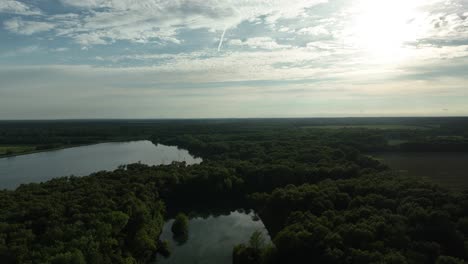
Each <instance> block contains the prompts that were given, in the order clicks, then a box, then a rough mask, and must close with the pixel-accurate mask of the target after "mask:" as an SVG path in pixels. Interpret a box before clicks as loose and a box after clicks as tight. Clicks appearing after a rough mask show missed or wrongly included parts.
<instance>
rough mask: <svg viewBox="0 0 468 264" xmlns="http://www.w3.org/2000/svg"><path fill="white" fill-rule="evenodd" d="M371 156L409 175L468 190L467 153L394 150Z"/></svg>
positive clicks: (448, 186)
mask: <svg viewBox="0 0 468 264" xmlns="http://www.w3.org/2000/svg"><path fill="white" fill-rule="evenodd" d="M372 156H374V157H376V158H378V159H380V160H382V162H383V163H385V164H387V165H388V166H389V167H391V168H393V169H395V170H399V171H402V172H403V173H406V174H408V175H410V176H422V177H427V178H430V179H432V180H433V181H434V182H436V183H439V184H440V185H442V186H444V187H447V188H450V189H456V190H468V173H467V171H468V153H454V152H439V153H434V152H431V153H429V152H415V153H398V152H395V153H377V154H373V155H372Z"/></svg>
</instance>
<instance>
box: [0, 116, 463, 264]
mask: <svg viewBox="0 0 468 264" xmlns="http://www.w3.org/2000/svg"><path fill="white" fill-rule="evenodd" d="M395 125H398V127H396V126H395ZM336 126H340V127H339V128H336ZM374 126H377V127H374ZM415 127H417V129H415ZM131 139H151V140H152V141H153V142H154V143H162V144H166V145H177V146H179V147H181V148H186V149H188V150H189V151H190V153H192V154H194V155H196V156H200V157H202V158H203V162H202V163H201V164H197V165H190V166H187V165H186V164H185V163H173V164H171V165H160V166H147V165H143V164H130V165H126V166H121V167H120V168H118V169H116V170H115V171H112V172H97V173H94V174H92V175H90V176H86V177H64V178H58V179H54V180H51V181H48V182H45V183H41V184H23V185H21V186H20V187H18V188H17V189H16V190H14V191H9V190H3V191H0V260H1V261H0V262H1V263H147V262H150V261H152V260H154V259H155V258H156V256H157V254H158V253H160V255H167V254H169V253H170V252H168V250H169V249H168V246H167V243H165V242H164V241H160V240H159V236H160V233H161V229H162V225H163V224H164V220H165V218H166V217H167V215H168V213H167V212H168V211H173V212H177V211H178V209H179V208H182V207H185V208H187V207H196V206H205V207H207V206H210V204H211V203H213V201H216V202H217V203H220V204H222V203H229V204H235V205H237V206H238V207H250V208H255V209H256V211H257V212H258V213H259V215H260V217H261V219H262V221H263V222H264V223H265V225H266V227H267V229H268V231H269V233H270V235H271V237H272V240H273V245H264V244H263V243H260V241H261V238H259V237H258V236H257V237H256V236H255V234H254V236H253V237H252V239H251V241H250V242H249V243H247V244H245V245H239V246H237V247H235V248H234V249H233V261H234V262H235V263H306V262H307V263H310V262H316V263H350V264H351V263H352V264H354V263H437V264H442V263H464V261H466V260H468V192H453V191H450V190H446V189H443V188H441V187H439V186H437V185H435V184H433V183H431V182H429V181H426V180H422V179H418V178H412V177H402V176H401V175H399V174H398V173H397V172H393V171H391V170H389V168H387V167H386V166H385V165H383V164H382V163H380V162H379V161H377V160H374V159H372V158H371V157H370V156H368V155H367V153H368V152H371V151H395V150H396V149H398V150H399V151H416V150H418V151H420V150H424V151H443V150H444V151H467V150H468V148H467V147H466V144H467V142H468V119H463V118H445V119H443V118H418V119H412V118H408V119H392V118H389V119H278V120H269V119H258V120H257V119H252V120H179V121H171V120H166V121H150V120H146V121H145V120H141V121H138V122H137V121H105V122H104V121H99V122H98V121H94V122H92V121H80V122H65V121H55V122H2V123H0V144H17V145H22V144H35V145H41V144H44V145H47V144H62V145H67V144H81V143H93V142H103V141H106V140H131ZM395 140H398V144H393V143H392V142H394V141H395ZM181 218H183V217H181ZM180 221H181V222H185V219H183V220H180ZM175 229H177V230H179V229H180V230H182V231H184V232H186V230H185V228H184V227H182V228H179V227H176V228H175ZM176 232H177V231H176ZM184 232H182V233H184ZM188 232H190V231H188Z"/></svg>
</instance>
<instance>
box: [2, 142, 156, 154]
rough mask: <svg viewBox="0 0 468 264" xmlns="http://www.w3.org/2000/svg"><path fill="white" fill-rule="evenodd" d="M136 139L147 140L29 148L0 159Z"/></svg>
mask: <svg viewBox="0 0 468 264" xmlns="http://www.w3.org/2000/svg"><path fill="white" fill-rule="evenodd" d="M138 140H149V139H141V138H140V139H137V138H134V139H122V140H106V141H97V142H93V143H86V144H74V145H63V146H60V147H56V148H50V149H41V150H31V151H25V152H21V153H14V154H10V155H0V159H3V158H13V157H17V156H23V155H29V154H36V153H41V152H49V151H57V150H63V149H69V148H77V147H85V146H91V145H97V144H103V143H116V142H131V141H138Z"/></svg>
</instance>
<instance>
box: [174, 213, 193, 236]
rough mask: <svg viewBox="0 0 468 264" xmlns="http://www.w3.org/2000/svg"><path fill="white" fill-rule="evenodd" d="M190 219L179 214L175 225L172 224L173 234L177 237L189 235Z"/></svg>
mask: <svg viewBox="0 0 468 264" xmlns="http://www.w3.org/2000/svg"><path fill="white" fill-rule="evenodd" d="M188 221H189V220H188V218H187V216H186V215H185V214H183V213H179V214H178V215H177V216H176V218H175V220H174V223H172V227H171V230H172V233H174V235H175V236H184V235H187V234H188Z"/></svg>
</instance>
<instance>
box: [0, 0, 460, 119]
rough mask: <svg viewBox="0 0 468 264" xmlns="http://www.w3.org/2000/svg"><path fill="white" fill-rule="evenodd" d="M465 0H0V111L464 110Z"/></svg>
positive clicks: (235, 113)
mask: <svg viewBox="0 0 468 264" xmlns="http://www.w3.org/2000/svg"><path fill="white" fill-rule="evenodd" d="M467 17H468V0H392V1H384V0H328V1H327V0H297V1H286V0H281V1H280V0H271V1H266V0H259V1H254V0H237V1H235V0H224V1H222V0H204V1H202V0H172V1H166V0H0V119H48V118H205V117H208V118H218V117H328V116H329V117H335V116H459V115H468V87H467V86H468V18H467Z"/></svg>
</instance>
